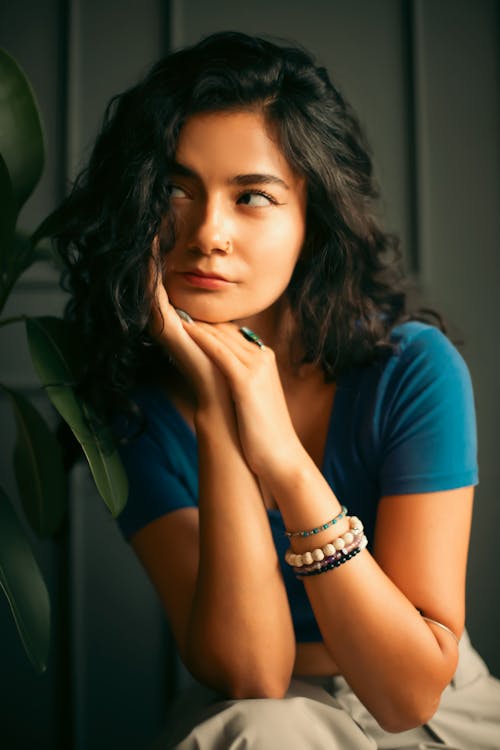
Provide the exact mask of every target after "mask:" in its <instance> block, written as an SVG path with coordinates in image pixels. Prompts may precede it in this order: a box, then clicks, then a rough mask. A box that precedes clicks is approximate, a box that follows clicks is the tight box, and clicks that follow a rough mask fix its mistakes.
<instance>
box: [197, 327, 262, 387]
mask: <svg viewBox="0 0 500 750" xmlns="http://www.w3.org/2000/svg"><path fill="white" fill-rule="evenodd" d="M183 325H184V330H185V331H186V332H187V333H188V334H189V335H190V336H191V338H192V339H193V340H194V341H195V343H196V344H198V346H199V347H200V349H202V350H203V351H204V352H205V354H206V355H207V356H208V357H209V358H210V360H211V361H212V362H213V363H214V364H215V365H216V366H217V367H218V368H219V370H220V371H221V372H222V373H223V374H224V375H225V376H226V377H227V378H229V379H230V380H233V379H234V378H237V377H242V376H244V374H245V373H246V371H247V367H246V364H245V363H244V361H243V360H242V359H241V352H239V351H235V342H234V340H231V339H230V338H229V337H228V335H227V333H226V334H223V333H222V332H221V331H216V330H215V326H214V325H212V324H210V323H202V322H195V323H184V324H183Z"/></svg>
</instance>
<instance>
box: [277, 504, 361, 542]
mask: <svg viewBox="0 0 500 750" xmlns="http://www.w3.org/2000/svg"><path fill="white" fill-rule="evenodd" d="M346 514H347V508H346V507H345V505H343V506H342V510H341V511H340V513H339V514H338V515H337V516H335V518H332V520H331V521H328V523H324V524H322V525H321V526H316V528H315V529H310V530H309V531H285V535H286V536H287V537H288V538H289V539H290V537H292V536H313V534H319V532H320V531H325V530H326V529H329V528H330V526H334V525H335V524H336V523H337V521H340V520H341V519H342V518H344V516H345V515H346Z"/></svg>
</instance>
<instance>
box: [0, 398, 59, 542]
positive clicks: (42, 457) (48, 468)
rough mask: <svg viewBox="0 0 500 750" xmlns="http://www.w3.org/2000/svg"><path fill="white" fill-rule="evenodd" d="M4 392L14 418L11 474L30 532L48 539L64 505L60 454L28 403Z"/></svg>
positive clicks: (51, 437)
mask: <svg viewBox="0 0 500 750" xmlns="http://www.w3.org/2000/svg"><path fill="white" fill-rule="evenodd" d="M4 391H5V392H6V393H7V395H8V396H9V398H10V401H11V403H12V406H13V409H14V415H15V418H16V424H17V440H16V445H15V447H14V471H15V474H16V479H17V486H18V488H19V494H20V495H21V499H22V501H23V507H24V511H25V513H26V517H27V519H28V521H29V522H30V525H31V528H32V529H33V531H34V532H35V533H36V534H38V536H40V537H48V536H51V535H52V534H54V533H55V532H56V531H57V529H58V528H59V526H60V524H61V521H62V518H63V515H64V512H65V510H66V505H67V491H66V476H65V473H64V468H63V463H62V458H61V450H60V447H59V444H58V442H57V440H56V439H55V437H54V435H53V434H52V431H51V430H50V429H49V428H48V426H47V425H46V423H45V421H44V420H43V419H42V417H41V416H40V414H39V413H38V412H37V410H36V409H35V408H34V406H33V405H32V404H31V403H30V402H29V401H28V399H26V398H25V397H24V396H22V395H21V394H20V393H16V392H15V391H11V390H10V389H8V388H4Z"/></svg>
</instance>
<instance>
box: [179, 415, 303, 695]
mask: <svg viewBox="0 0 500 750" xmlns="http://www.w3.org/2000/svg"><path fill="white" fill-rule="evenodd" d="M231 412H232V410H231ZM196 431H197V438H198V458H199V519H200V544H199V555H200V557H199V572H198V577H197V583H196V589H195V596H194V600H193V606H192V612H191V617H190V623H189V628H188V645H187V649H186V653H187V654H188V666H189V668H190V669H191V671H192V672H193V673H194V674H195V676H197V677H198V679H200V680H202V681H203V682H206V683H208V684H211V685H212V686H214V687H217V688H218V689H221V690H223V691H224V692H226V693H228V694H230V695H233V696H235V697H236V696H237V697H250V696H252V695H253V696H254V697H258V696H261V695H270V696H271V695H273V696H276V695H279V694H281V693H283V692H284V691H285V690H286V687H287V686H288V683H289V680H290V676H291V672H292V669H293V663H294V658H295V642H294V634H293V626H292V622H291V616H290V611H289V606H288V601H287V596H286V591H285V588H284V584H283V580H282V576H281V573H280V570H279V564H278V560H277V555H276V550H275V546H274V543H273V539H272V535H271V530H270V526H269V520H268V517H267V513H266V510H265V507H264V504H263V502H262V498H261V493H260V490H259V487H258V483H257V480H256V478H255V476H254V475H253V474H252V472H251V471H250V470H249V468H248V466H247V464H246V462H245V459H244V457H243V455H242V452H241V448H240V445H239V439H238V434H237V429H236V422H235V418H234V416H233V414H232V413H228V410H227V409H226V410H225V411H224V410H221V409H220V408H205V409H202V410H200V411H199V412H198V414H197V417H196Z"/></svg>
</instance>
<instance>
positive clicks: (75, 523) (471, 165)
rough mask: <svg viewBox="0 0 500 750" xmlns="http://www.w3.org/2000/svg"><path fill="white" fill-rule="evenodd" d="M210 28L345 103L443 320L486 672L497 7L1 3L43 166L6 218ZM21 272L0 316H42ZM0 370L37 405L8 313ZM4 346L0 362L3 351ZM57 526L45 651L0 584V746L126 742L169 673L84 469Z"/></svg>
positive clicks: (498, 551) (197, 0)
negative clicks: (458, 386) (469, 493)
mask: <svg viewBox="0 0 500 750" xmlns="http://www.w3.org/2000/svg"><path fill="white" fill-rule="evenodd" d="M222 29H238V30H242V31H246V32H250V33H263V34H273V35H276V36H279V37H286V38H290V39H295V40H297V41H299V42H300V43H302V44H303V45H304V46H306V47H308V48H309V49H311V50H312V51H314V52H315V53H316V54H317V56H318V58H319V60H320V61H321V62H322V63H324V64H325V65H326V66H327V67H328V69H329V70H330V73H331V75H332V77H333V79H334V80H335V81H336V82H337V83H339V84H340V87H341V89H342V90H343V91H344V93H345V94H346V95H347V97H348V98H349V99H350V100H351V102H352V103H353V104H354V106H355V108H356V109H357V111H358V113H359V115H360V117H361V120H362V122H363V124H364V125H365V127H366V129H367V132H368V135H369V139H370V141H371V144H372V146H373V150H374V153H375V164H376V171H377V175H378V178H379V181H380V184H381V187H382V193H383V196H384V201H383V205H382V211H383V214H384V216H385V219H386V223H387V226H388V228H390V229H392V230H394V231H397V232H398V233H399V234H400V236H401V238H402V242H403V249H404V253H405V261H406V267H407V271H408V273H409V274H410V275H411V277H412V279H413V281H414V284H415V287H416V288H418V289H420V290H421V291H422V292H423V293H424V295H425V296H426V298H427V299H428V300H429V301H430V302H431V303H432V305H433V306H435V307H437V308H439V309H440V310H441V311H442V312H443V313H444V314H445V315H446V316H447V318H448V319H449V320H450V321H452V323H453V324H454V330H455V333H457V334H458V335H459V336H460V337H461V338H463V339H464V341H465V346H464V347H462V348H461V351H462V354H463V356H464V357H465V359H466V361H467V363H468V365H469V367H470V370H471V373H472V377H473V381H474V385H475V393H476V406H477V415H478V431H479V463H480V485H479V487H478V490H477V494H476V498H477V500H476V507H475V515H474V524H473V534H472V542H471V550H470V565H469V576H468V616H467V627H468V629H469V632H470V635H471V638H472V641H473V643H474V644H475V645H476V648H477V649H478V650H479V652H480V653H481V655H482V656H483V657H484V658H485V659H486V660H487V662H488V663H489V665H490V667H491V669H492V671H493V672H494V673H495V674H496V675H498V676H500V644H499V639H498V633H499V632H500V585H499V580H498V579H499V576H500V548H499V547H500V545H499V544H498V543H497V542H496V536H497V535H496V532H497V530H498V528H499V526H500V503H499V500H498V497H499V488H500V469H499V466H500V460H499V457H498V446H499V439H498V425H499V423H500V405H499V404H500V400H499V399H498V395H497V391H498V376H497V372H498V369H499V365H500V356H499V352H498V343H497V342H498V324H499V322H500V315H499V312H498V298H499V295H500V263H499V239H498V238H499V234H500V232H499V230H500V226H499V224H500V218H499V216H500V212H499V207H500V159H499V151H500V138H499V134H500V107H499V104H500V96H499V92H500V87H499V80H500V75H499V73H500V45H499V36H500V35H499V29H500V3H499V2H496V1H495V0H439V1H438V2H436V1H435V0H408V1H407V0H310V1H309V2H305V1H302V2H300V1H299V2H294V3H290V2H286V1H285V0H273V2H272V3H271V2H269V0H253V2H252V3H241V4H239V3H235V2H229V1H226V0H219V1H215V2H214V1H212V2H206V0H192V1H189V0H184V1H183V0H172V2H166V1H164V2H161V0H101V1H99V0H42V1H37V0H17V1H16V2H8V1H7V0H0V45H1V46H3V47H5V48H6V49H7V50H8V51H9V52H10V53H11V54H12V55H14V56H15V57H16V58H17V60H18V62H19V63H20V64H21V65H22V67H23V68H24V70H25V71H26V73H27V74H28V76H29V78H30V80H31V82H32V84H33V87H34V89H35V92H36V95H37V98H38V101H39V104H40V108H41V110H42V114H43V119H44V123H45V131H46V139H47V163H46V169H45V172H44V176H43V179H42V181H41V184H40V186H39V188H38V189H37V191H36V193H35V195H34V196H33V197H32V199H31V200H30V201H29V204H28V205H27V207H26V209H25V211H24V213H23V217H22V222H21V223H22V226H23V227H24V228H25V229H27V230H32V229H34V228H35V226H36V225H37V224H38V222H39V221H40V220H41V219H42V218H43V217H44V216H45V215H46V214H47V213H48V212H49V211H50V210H51V209H52V208H54V206H55V205H56V204H57V202H58V201H59V200H60V199H61V198H62V197H63V195H64V193H65V191H66V187H67V185H68V183H69V182H70V181H71V180H72V179H73V178H74V176H75V174H76V172H77V170H78V168H79V167H80V166H82V164H83V163H84V160H85V156H86V154H88V149H89V145H90V144H91V142H92V140H93V137H94V136H95V133H96V131H97V128H98V125H99V123H100V121H101V117H102V113H103V110H104V107H105V104H106V103H107V101H108V99H109V98H110V96H111V95H113V94H114V93H116V92H118V91H121V90H123V89H124V88H125V87H127V86H129V85H131V84H132V83H134V82H135V81H136V80H137V79H138V77H139V76H140V75H141V74H142V73H143V72H144V71H145V70H146V69H147V67H148V66H149V64H150V63H152V62H153V61H155V60H156V59H157V58H158V57H159V56H160V55H161V54H163V53H164V52H166V51H168V50H169V49H171V48H173V47H178V46H182V45H184V44H187V43H191V42H194V41H197V40H198V39H199V38H200V36H202V35H205V34H207V33H210V32H212V31H219V30H222ZM63 304H64V297H63V295H62V293H61V292H60V291H59V290H58V287H57V279H56V276H55V274H54V273H53V272H52V271H50V270H48V269H47V268H44V267H42V266H38V267H36V268H35V269H33V270H31V271H29V272H28V273H27V274H26V276H25V277H24V279H23V281H22V282H21V283H20V284H19V285H18V287H17V289H16V292H15V293H14V294H13V297H12V300H11V303H10V306H9V309H8V310H6V315H7V314H16V313H20V312H24V313H33V314H35V313H43V314H47V313H53V314H59V313H60V312H61V310H62V307H63ZM0 334H1V335H0V345H1V347H2V349H1V350H2V360H3V361H2V364H1V373H0V376H1V380H2V381H3V382H6V383H7V384H9V385H15V386H16V387H18V388H21V389H22V390H23V391H24V392H25V393H26V394H27V395H28V396H30V397H31V398H32V399H33V401H34V402H35V403H36V404H37V405H39V406H40V407H41V408H42V409H44V410H45V412H46V413H47V414H48V415H49V418H53V416H52V415H51V414H50V410H49V409H48V407H47V406H46V404H45V401H44V399H43V396H42V395H41V393H40V389H39V387H38V385H37V380H36V377H35V376H34V374H33V370H32V367H31V364H30V362H29V357H28V355H27V352H26V348H25V343H24V334H23V331H22V329H21V328H20V327H9V328H5V329H2V330H1V332H0ZM6 352H7V356H5V353H6ZM0 419H1V422H0V424H1V425H2V430H1V441H2V444H1V454H2V455H1V463H0V472H1V480H0V483H1V484H2V485H4V486H5V487H7V488H8V490H9V493H10V494H11V496H12V497H14V498H16V502H17V497H16V492H15V488H14V481H13V476H12V471H11V468H10V460H11V458H10V457H11V452H12V446H13V441H14V434H15V433H14V425H13V420H12V417H11V414H10V412H9V409H8V405H7V404H6V403H5V401H4V399H3V397H1V398H0ZM71 482H72V496H71V509H70V516H69V519H68V534H67V536H66V538H65V539H62V540H59V541H58V542H57V543H55V542H43V543H42V542H39V541H36V540H33V545H34V550H35V554H36V556H37V559H38V560H39V563H40V565H41V567H42V569H43V571H44V575H45V576H46V580H47V583H48V587H49V590H50V594H51V599H52V606H53V634H52V650H51V659H50V665H49V669H48V671H47V673H46V674H45V675H44V676H43V677H37V676H35V675H34V673H33V672H32V670H31V667H30V665H29V663H28V662H27V660H26V658H25V656H24V653H23V651H22V649H21V646H20V644H19V641H18V637H17V633H16V631H15V628H14V625H13V621H12V618H11V615H10V612H9V609H8V606H7V604H6V601H5V599H4V597H0V742H1V743H2V747H4V748H6V750H10V748H16V749H19V750H24V748H31V747H33V746H36V747H37V748H39V750H45V749H47V750H48V749H49V748H50V750H55V749H57V750H59V748H61V749H62V748H76V749H77V750H86V749H87V748H89V749H90V748H92V750H99V749H100V748H109V747H113V748H114V747H119V748H120V749H121V750H128V749H129V748H130V750H132V749H135V748H141V747H143V746H144V744H145V743H146V742H147V741H148V740H149V739H150V738H151V736H152V735H153V734H154V732H155V731H156V730H157V728H158V727H159V726H160V725H161V721H162V716H163V705H164V701H165V698H166V697H168V695H169V691H171V690H172V687H173V686H174V685H175V680H177V682H179V681H180V682H182V680H183V673H182V672H179V671H178V668H176V665H175V664H172V663H171V650H170V649H169V637H168V632H167V629H166V626H165V624H164V621H163V619H162V616H161V612H160V609H159V605H158V603H157V602H156V599H155V597H154V594H153V593H152V591H151V589H150V587H149V584H148V582H147V580H146V579H145V576H144V574H143V572H142V570H141V569H140V568H139V566H138V564H137V563H136V561H135V559H134V557H133V555H132V553H131V551H130V550H129V548H128V547H127V545H126V544H125V543H124V542H123V541H122V540H121V537H120V536H119V534H118V533H117V530H116V528H115V526H114V523H113V521H112V519H111V518H110V517H109V515H108V514H107V512H106V511H105V509H104V508H103V504H102V503H101V502H100V500H99V499H98V498H97V497H96V494H95V491H94V490H93V488H92V484H91V483H90V482H89V480H88V477H87V474H86V471H85V470H84V469H80V470H78V471H77V472H75V473H74V475H73V477H72V480H71Z"/></svg>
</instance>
